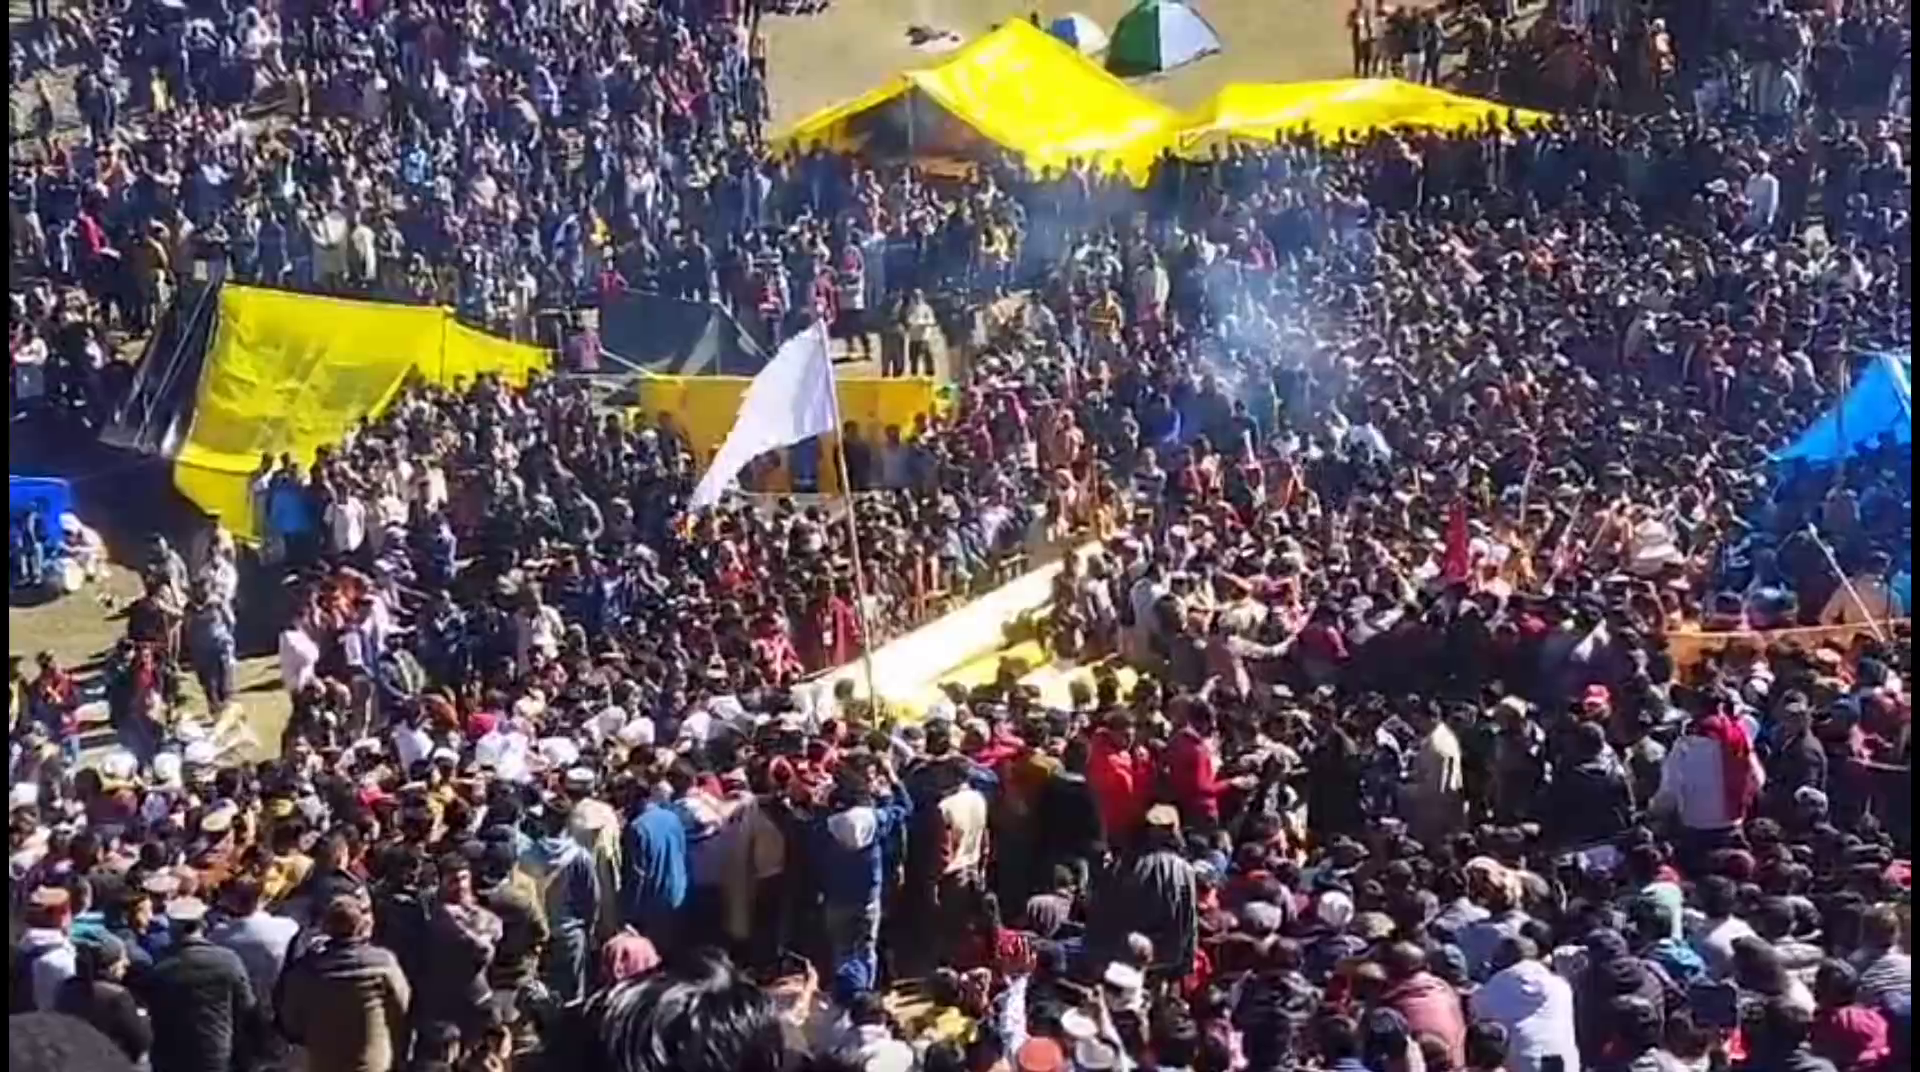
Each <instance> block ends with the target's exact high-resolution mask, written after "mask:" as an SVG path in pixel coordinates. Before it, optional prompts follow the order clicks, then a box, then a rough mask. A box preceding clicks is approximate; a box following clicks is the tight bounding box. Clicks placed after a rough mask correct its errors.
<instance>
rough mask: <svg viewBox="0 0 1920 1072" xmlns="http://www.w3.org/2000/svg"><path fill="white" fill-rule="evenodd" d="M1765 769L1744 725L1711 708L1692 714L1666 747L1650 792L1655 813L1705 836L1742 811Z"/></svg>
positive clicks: (1723, 829) (1722, 828)
mask: <svg viewBox="0 0 1920 1072" xmlns="http://www.w3.org/2000/svg"><path fill="white" fill-rule="evenodd" d="M1766 778H1767V773H1766V770H1765V769H1764V768H1763V767H1762V766H1761V765H1760V758H1759V757H1758V756H1757V755H1755V754H1754V751H1753V742H1752V741H1751V740H1749V739H1748V738H1747V735H1746V730H1745V729H1744V728H1743V727H1742V726H1741V725H1740V724H1739V723H1738V722H1737V721H1735V720H1734V719H1733V718H1732V717H1731V716H1729V715H1727V714H1726V713H1724V712H1721V711H1713V712H1710V713H1708V714H1706V715H1705V716H1703V717H1701V718H1698V719H1695V720H1694V722H1693V724H1692V725H1690V726H1689V727H1688V728H1687V732H1686V734H1685V735H1683V736H1682V737H1681V738H1680V739H1679V740H1677V741H1675V742H1674V744H1673V748H1672V749H1671V750H1670V751H1668V752H1667V759H1666V763H1665V764H1664V765H1663V766H1662V767H1661V768H1660V788H1659V789H1658V790H1657V791H1656V792H1655V793H1654V795H1653V801H1652V804H1651V809H1652V811H1653V812H1654V813H1655V814H1668V815H1673V816H1674V817H1676V818H1677V819H1679V820H1680V825H1681V827H1683V828H1684V829H1685V830H1686V831H1687V832H1689V833H1692V834H1696V835H1700V838H1698V839H1697V840H1702V841H1710V840H1711V838H1712V836H1714V835H1718V834H1722V833H1724V832H1726V831H1727V830H1730V829H1732V828H1733V826H1734V825H1735V824H1737V823H1739V822H1740V820H1741V819H1742V818H1744V817H1745V814H1746V809H1747V808H1748V807H1751V806H1752V803H1753V801H1754V799H1755V798H1756V797H1758V796H1759V793H1760V788H1761V786H1763V785H1764V784H1766Z"/></svg>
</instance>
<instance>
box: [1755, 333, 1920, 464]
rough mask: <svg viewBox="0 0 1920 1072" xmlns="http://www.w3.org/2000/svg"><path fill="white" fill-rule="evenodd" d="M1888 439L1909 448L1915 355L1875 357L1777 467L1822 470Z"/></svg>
mask: <svg viewBox="0 0 1920 1072" xmlns="http://www.w3.org/2000/svg"><path fill="white" fill-rule="evenodd" d="M1889 433H1891V434H1892V436H1893V441H1894V442H1896V443H1911V442H1913V351H1911V350H1909V351H1907V352H1906V353H1904V354H1878V355H1875V357H1874V359H1873V363H1872V364H1870V365H1868V366H1867V370H1866V372H1865V373H1863V374H1861V376H1860V378H1859V379H1858V380H1855V381H1854V384H1853V389H1852V390H1850V391H1848V392H1847V397H1845V398H1843V399H1841V400H1840V401H1839V403H1838V404H1837V405H1835V406H1834V407H1833V408H1832V409H1830V410H1828V411H1827V412H1826V413H1824V414H1822V415H1821V417H1820V419H1819V420H1817V421H1814V422H1813V424H1811V425H1809V426H1808V428H1807V430H1806V431H1804V432H1802V433H1800V438H1799V439H1797V440H1794V443H1793V445H1792V446H1790V447H1788V448H1786V449H1785V450H1782V451H1781V452H1780V453H1779V454H1777V455H1775V456H1774V457H1775V460H1777V461H1783V462H1786V461H1804V462H1807V463H1809V464H1813V465H1824V464H1826V463H1828V462H1835V461H1839V460H1840V459H1842V458H1845V457H1847V456H1849V455H1852V454H1857V453H1859V452H1860V451H1862V450H1865V449H1867V448H1869V447H1872V446H1874V445H1875V444H1877V443H1879V442H1880V437H1881V436H1882V435H1885V434H1889Z"/></svg>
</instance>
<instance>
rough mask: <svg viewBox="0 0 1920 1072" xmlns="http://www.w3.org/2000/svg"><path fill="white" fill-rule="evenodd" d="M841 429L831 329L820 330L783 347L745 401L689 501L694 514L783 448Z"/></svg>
mask: <svg viewBox="0 0 1920 1072" xmlns="http://www.w3.org/2000/svg"><path fill="white" fill-rule="evenodd" d="M839 424H840V403H839V400H838V399H837V398H835V397H834V388H833V359H832V357H831V356H830V355H829V354H828V352H827V328H826V325H825V324H815V325H814V326H813V327H811V328H809V329H807V330H806V331H804V332H802V333H801V334H799V335H796V336H794V337H793V338H791V339H789V340H787V342H786V343H785V344H784V345H782V346H781V347H780V350H779V352H778V353H775V354H774V355H773V360H771V361H769V362H767V367H766V368H763V369H761V370H760V374H759V375H757V376H755V377H754V378H753V382H752V383H750V384H748V385H747V389H746V392H745V393H744V394H742V395H741V397H740V415H739V416H738V417H736V418H735V419H734V423H733V430H732V431H730V432H728V433H727V439H726V442H724V443H722V444H721V445H720V450H719V452H718V453H716V454H715V455H714V456H713V464H712V465H710V466H708V467H707V472H706V475H705V476H702V477H701V478H700V483H699V485H698V486H697V487H695V488H694V489H693V495H692V497H690V498H689V499H688V500H687V508H688V509H689V510H693V509H698V508H700V507H703V506H712V505H713V504H714V503H717V502H719V501H720V495H721V493H723V492H724V491H726V490H727V488H729V487H731V486H732V485H733V483H734V481H735V480H736V479H738V478H739V476H740V472H741V470H743V469H745V468H746V467H747V463H749V462H751V461H753V459H755V458H757V457H759V456H760V455H762V454H765V453H767V452H768V451H770V450H778V449H780V448H781V447H790V446H792V445H793V444H795V443H799V442H801V441H803V440H807V439H811V438H813V437H814V436H817V435H824V434H826V433H828V432H831V431H833V430H834V429H836V428H837V427H839Z"/></svg>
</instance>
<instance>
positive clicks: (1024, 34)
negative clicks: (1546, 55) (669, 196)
mask: <svg viewBox="0 0 1920 1072" xmlns="http://www.w3.org/2000/svg"><path fill="white" fill-rule="evenodd" d="M1219 47H1220V46H1219V38H1218V37H1217V36H1215V35H1214V33H1213V30H1212V29H1211V28H1210V27H1208V26H1207V24H1206V22H1205V20H1203V19H1201V18H1200V16H1199V15H1198V14H1197V13H1195V12H1193V10H1192V9H1191V8H1188V7H1186V6H1185V5H1183V4H1179V3H1174V2H1171V0H1148V2H1147V3H1144V4H1142V5H1141V6H1140V7H1137V8H1135V9H1134V11H1133V12H1132V13H1131V14H1129V15H1128V16H1127V17H1126V18H1123V19H1121V20H1120V22H1119V24H1118V25H1117V26H1116V27H1115V29H1114V32H1113V35H1112V37H1111V38H1110V39H1105V35H1104V34H1102V32H1101V31H1100V28H1099V26H1098V25H1097V24H1095V23H1094V22H1093V21H1092V20H1090V19H1087V18H1086V17H1085V16H1080V15H1069V16H1065V17H1063V18H1061V19H1058V20H1056V21H1055V22H1054V23H1053V24H1052V27H1051V29H1050V30H1049V29H1043V28H1041V27H1040V26H1037V25H1035V24H1034V23H1032V22H1029V21H1026V20H1023V19H1016V20H1013V21H1011V22H1007V23H1004V24H1002V25H1001V26H1000V27H998V28H997V29H995V30H993V31H992V32H990V33H988V34H986V35H984V36H982V37H980V38H978V39H977V40H975V41H973V42H971V43H969V44H968V45H967V46H966V47H964V48H962V49H960V50H959V51H957V52H955V53H953V54H952V55H951V56H950V57H948V58H947V59H946V61H945V62H943V63H941V64H939V65H937V66H934V67H927V68H922V69H919V70H911V71H905V72H903V73H901V74H899V75H897V76H896V77H894V78H893V79H891V80H890V81H888V82H887V83H885V84H883V85H881V86H879V87H877V88H875V89H873V90H872V91H870V92H868V93H866V94H863V95H862V96H859V97H856V98H854V99H853V100H850V101H846V102H844V103H841V104H837V105H833V106H831V107H828V108H826V109H824V110H822V111H820V112H816V113H815V114H813V115H811V116H808V117H807V118H805V119H803V120H801V121H800V122H799V123H798V124H797V125H795V127H794V128H793V129H792V130H791V131H789V132H788V133H787V135H786V143H787V144H789V145H791V146H794V147H797V148H802V149H805V148H812V147H816V146H817V147H824V148H828V149H833V150H837V151H842V152H856V153H861V154H863V155H866V156H868V157H869V158H879V159H903V158H911V159H916V160H924V161H966V160H968V159H972V158H975V156H976V154H977V152H978V150H980V149H981V148H983V147H997V148H999V149H1004V150H1010V151H1012V152H1015V153H1018V154H1019V155H1020V156H1022V157H1024V158H1025V159H1026V161H1027V162H1028V163H1029V164H1030V165H1031V166H1033V167H1034V168H1036V169H1041V170H1046V169H1054V168H1062V167H1066V166H1068V165H1070V164H1072V163H1075V162H1081V161H1088V162H1094V163H1097V164H1098V165H1099V166H1102V167H1105V168H1108V169H1118V170H1120V171H1123V172H1125V173H1126V174H1127V175H1128V176H1129V177H1130V178H1132V179H1133V180H1134V181H1136V182H1145V181H1146V178H1147V176H1148V174H1149V173H1150V172H1151V170H1152V168H1153V165H1154V163H1155V162H1156V161H1157V160H1159V159H1160V157H1161V156H1162V155H1163V154H1165V153H1167V152H1169V151H1171V152H1173V153H1176V154H1179V155H1183V156H1188V157H1193V158H1204V157H1205V156H1206V155H1207V154H1209V153H1210V152H1212V151H1213V149H1214V147H1215V146H1217V145H1219V144H1221V143H1222V142H1223V141H1234V140H1249V141H1264V142H1269V143H1270V142H1271V141H1272V140H1273V138H1274V136H1275V135H1276V134H1277V133H1287V134H1294V133H1302V132H1305V133H1311V134H1314V135H1316V136H1319V137H1321V138H1326V139H1336V138H1340V137H1343V136H1352V135H1358V134H1363V133H1367V132H1371V131H1375V130H1379V129H1383V128H1427V129H1441V130H1461V129H1471V128H1476V127H1481V126H1484V125H1486V124H1488V123H1502V124H1504V123H1511V122H1519V123H1528V124H1532V123H1539V122H1541V121H1543V120H1545V119H1546V118H1547V116H1545V115H1544V114H1542V113H1539V112H1531V111H1526V110H1523V109H1514V108H1510V107H1508V106H1506V105H1502V104H1497V103H1494V102H1491V101H1484V100H1477V99H1475V98H1472V97H1466V96H1462V95H1460V94H1457V93H1449V92H1447V91H1445V90H1442V89H1436V88H1433V87H1431V86H1422V85H1414V84H1412V83H1409V82H1402V81H1397V80H1394V79H1386V78H1351V79H1335V80H1329V81H1316V82H1292V83H1277V84H1244V83H1243V84H1234V85H1229V86H1226V87H1224V88H1222V89H1221V90H1220V91H1219V92H1218V93H1217V94H1216V95H1215V96H1214V97H1213V99H1211V100H1209V101H1208V102H1207V103H1206V104H1204V105H1202V106H1201V107H1200V108H1198V109H1195V110H1194V111H1192V112H1188V113H1184V114H1183V113H1180V112H1176V111H1175V110H1173V109H1172V108H1169V107H1167V106H1166V105H1164V104H1162V103H1160V102H1159V101H1157V100H1155V99H1153V98H1152V97H1149V96H1147V95H1146V94H1144V93H1141V92H1139V91H1138V90H1136V89H1134V88H1133V87H1132V86H1129V85H1128V84H1127V83H1125V82H1123V81H1121V79H1120V78H1119V77H1118V76H1117V75H1119V74H1135V73H1148V72H1152V71H1158V70H1165V69H1167V68H1169V67H1172V66H1176V65H1177V64H1179V63H1187V62H1192V61H1193V60H1194V59H1198V58H1200V57H1201V56H1205V55H1207V54H1208V53H1209V52H1212V51H1218V50H1219ZM1103 48H1104V49H1105V51H1106V54H1107V62H1106V64H1105V66H1104V67H1103V66H1102V65H1101V64H1100V63H1098V62H1096V61H1095V60H1094V59H1092V58H1091V56H1090V54H1092V53H1097V52H1098V51H1099V50H1101V49H1103Z"/></svg>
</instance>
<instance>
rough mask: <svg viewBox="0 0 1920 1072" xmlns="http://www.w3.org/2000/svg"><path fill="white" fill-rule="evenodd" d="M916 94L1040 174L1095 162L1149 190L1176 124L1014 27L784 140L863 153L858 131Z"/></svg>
mask: <svg viewBox="0 0 1920 1072" xmlns="http://www.w3.org/2000/svg"><path fill="white" fill-rule="evenodd" d="M914 89H918V90H919V91H920V92H922V93H924V94H925V95H926V96H927V97H929V98H931V99H932V100H934V101H935V102H937V103H938V104H939V105H940V106H941V107H942V108H944V109H945V110H946V111H947V112H949V113H951V114H952V115H953V116H954V117H955V118H956V119H959V120H960V121H962V122H964V123H965V124H967V126H969V127H971V128H972V129H973V130H975V131H977V132H978V133H979V134H980V135H981V136H982V137H985V138H987V139H988V140H990V141H993V142H995V143H997V144H999V145H1003V146H1005V147H1007V148H1009V149H1012V150H1014V151H1015V152H1018V153H1020V154H1021V155H1022V156H1024V157H1026V159H1027V160H1028V162H1029V163H1031V164H1032V165H1033V166H1035V167H1037V168H1047V167H1061V166H1064V165H1066V164H1067V163H1069V162H1070V161H1072V160H1075V159H1086V158H1097V159H1098V160H1099V161H1101V162H1103V163H1105V164H1107V165H1108V166H1115V165H1117V166H1119V167H1120V168H1121V169H1122V170H1124V171H1125V172H1126V173H1127V174H1128V176H1130V177H1131V178H1133V179H1134V180H1135V181H1136V182H1144V181H1146V178H1147V175H1148V173H1149V172H1150V171H1151V169H1152V167H1153V162H1154V160H1155V159H1156V158H1158V157H1159V155H1160V152H1161V150H1162V149H1163V148H1164V147H1165V146H1166V145H1167V144H1168V143H1169V142H1170V141H1171V138H1172V133H1173V130H1174V127H1175V123H1176V120H1177V118H1178V117H1177V115H1176V113H1175V112H1174V111H1173V110H1172V109H1170V108H1168V107H1166V106H1165V105H1163V104H1160V103H1159V102H1157V101H1154V100H1151V99H1149V98H1147V97H1144V96H1142V95H1140V94H1139V93H1136V92H1134V91H1133V90H1132V89H1130V88H1128V87H1127V85H1126V84H1125V83H1123V82H1121V81H1120V80H1119V79H1118V78H1115V77H1114V76H1112V75H1110V74H1108V73H1107V72H1106V71H1104V70H1102V69H1101V68H1100V66H1099V65H1098V64H1095V63H1094V62H1092V61H1091V60H1089V59H1087V58H1086V57H1085V56H1082V55H1080V54H1079V53H1078V52H1075V51H1074V50H1073V49H1072V48H1071V47H1069V46H1067V45H1066V44H1064V43H1062V42H1061V41H1059V40H1057V39H1055V38H1054V37H1053V36H1052V35H1050V34H1048V33H1046V32H1045V31H1043V30H1040V29H1037V28H1035V27H1034V26H1033V25H1032V24H1031V23H1029V22H1027V21H1026V20H1024V19H1013V20H1011V21H1009V22H1007V23H1005V24H1004V25H1002V26H1001V27H1000V28H999V29H996V30H994V31H993V32H992V33H989V34H987V35H986V36H984V37H981V38H979V39H978V40H975V41H973V42H971V43H970V44H968V45H967V46H966V47H965V48H962V49H961V50H960V51H958V52H956V53H954V54H953V56H952V57H951V58H950V59H948V60H947V61H946V62H945V63H943V64H941V65H939V66H937V67H930V68H926V69H923V70H917V71H907V72H905V73H904V74H901V75H900V76H898V77H897V78H895V79H893V80H892V81H891V82H889V83H887V84H886V85H884V86H881V87H880V88H878V89H875V90H873V91H872V92H869V93H867V94H865V95H863V96H860V97H857V98H855V99H853V100H851V101H848V102H846V103H844V104H838V105H834V106H833V107H831V108H827V109H825V110H824V111H820V112H816V113H814V114H813V115H811V116H809V117H808V118H806V119H803V120H801V121H800V123H799V124H798V125H797V126H795V127H794V129H793V130H792V131H790V132H788V134H787V135H786V137H785V138H784V139H783V140H785V141H787V142H789V143H791V144H795V145H800V146H814V145H825V146H827V147H829V148H833V149H840V150H853V149H858V148H860V138H859V136H858V135H857V134H856V133H855V132H854V131H853V130H852V121H853V120H855V119H857V118H859V117H860V116H862V115H864V114H865V113H867V112H870V111H872V110H873V109H875V108H878V107H881V106H882V105H885V104H888V103H891V102H892V101H894V100H895V99H897V98H899V97H901V96H904V95H905V94H906V93H907V92H908V91H909V90H914Z"/></svg>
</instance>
